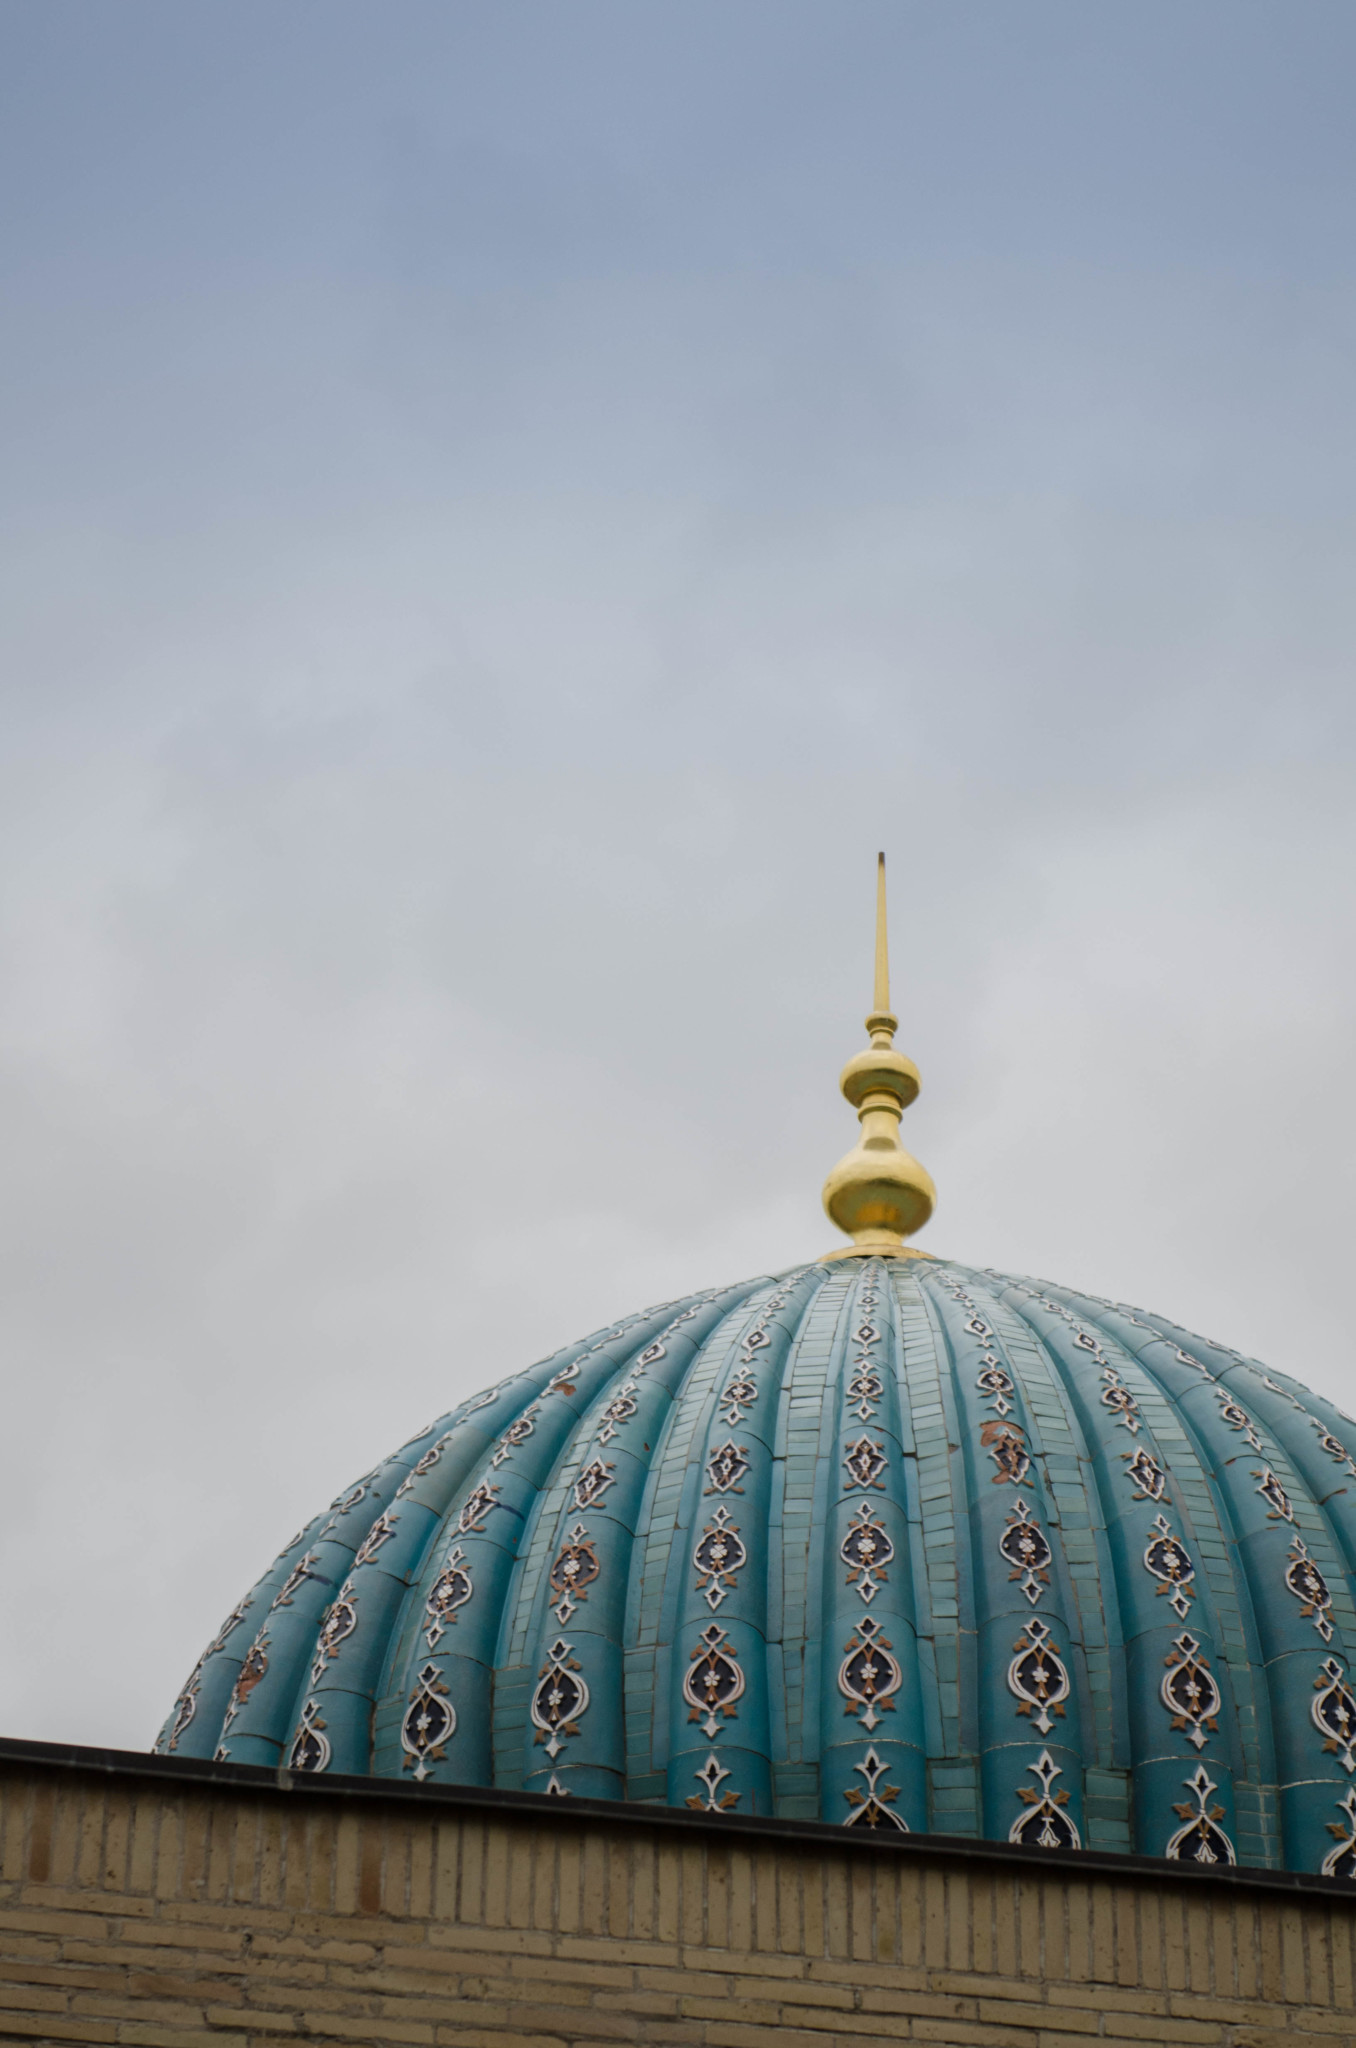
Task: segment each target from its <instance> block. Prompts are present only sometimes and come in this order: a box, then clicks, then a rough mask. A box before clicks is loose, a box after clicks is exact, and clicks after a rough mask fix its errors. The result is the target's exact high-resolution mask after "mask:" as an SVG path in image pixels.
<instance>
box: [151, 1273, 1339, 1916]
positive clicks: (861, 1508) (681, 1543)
mask: <svg viewBox="0 0 1356 2048" xmlns="http://www.w3.org/2000/svg"><path fill="white" fill-rule="evenodd" d="M1349 1444H1350V1445H1351V1446H1352V1447H1353V1449H1356V1425H1353V1424H1352V1423H1351V1422H1350V1421H1349V1420H1348V1419H1347V1418H1346V1417H1344V1416H1342V1415H1340V1414H1339V1412H1338V1411H1337V1410H1336V1409H1334V1408H1333V1407H1332V1406H1331V1404H1330V1403H1328V1402H1326V1401H1324V1400H1322V1399H1321V1398H1320V1397H1319V1396H1317V1395H1314V1394H1311V1393H1309V1392H1308V1391H1307V1390H1306V1389H1304V1388H1303V1387H1301V1386H1298V1385H1297V1384H1296V1383H1295V1382H1293V1381H1291V1380H1288V1379H1286V1378H1285V1377H1284V1376H1283V1375H1281V1374H1277V1373H1271V1372H1268V1371H1267V1370H1266V1369H1264V1368H1263V1367H1262V1366H1260V1365H1258V1364H1256V1363H1254V1362H1253V1361H1251V1360H1248V1359H1244V1358H1242V1357H1240V1356H1239V1355H1238V1354H1237V1353H1235V1352H1232V1351H1229V1350H1227V1349H1225V1348H1223V1347H1222V1346H1220V1345H1217V1344H1210V1343H1206V1342H1204V1341H1202V1340H1201V1339H1199V1338H1197V1337H1193V1336H1190V1335H1188V1334H1187V1333H1186V1332H1184V1331H1182V1330H1180V1329H1178V1328H1177V1327H1176V1326H1175V1325H1173V1324H1172V1323H1169V1322H1166V1321H1164V1320H1163V1318H1161V1317H1159V1316H1153V1315H1147V1314H1144V1313H1142V1312H1140V1311H1137V1310H1136V1311H1131V1310H1130V1309H1127V1308H1123V1307H1116V1306H1113V1305H1111V1304H1109V1303H1107V1302H1103V1301H1099V1300H1094V1299H1092V1298H1090V1297H1088V1296H1086V1295H1081V1294H1076V1293H1073V1292H1071V1291H1070V1290H1068V1289H1067V1288H1062V1287H1053V1286H1048V1285H1044V1284H1040V1283H1037V1282H1034V1281H1027V1280H1017V1279H1010V1278H1005V1277H1003V1276H1002V1275H999V1274H995V1273H989V1272H977V1271H974V1270H972V1269H971V1268H969V1267H966V1266H961V1265H957V1264H955V1263H953V1262H950V1261H947V1260H942V1259H936V1260H934V1259H927V1258H923V1257H911V1258H905V1259H897V1258H896V1259H881V1258H848V1259H844V1260H841V1261H839V1262H837V1263H831V1264H819V1265H811V1266H803V1267H798V1268H797V1269H795V1270H794V1271H792V1272H789V1273H784V1274H781V1275H778V1276H776V1277H772V1278H769V1277H764V1278H761V1279H757V1280H751V1281H746V1282H744V1283H742V1284H740V1285H738V1286H733V1287H725V1288H719V1289H715V1290H713V1291H711V1292H709V1293H704V1294H698V1295H693V1296H692V1297H691V1298H689V1299H687V1300H684V1301H681V1302H670V1303H666V1304H665V1305H663V1306H662V1307H659V1308H652V1309H647V1310H646V1311H644V1312H643V1313H642V1314H640V1315H638V1316H634V1317H632V1318H630V1319H629V1320H627V1321H624V1322H620V1323H617V1324H616V1325H614V1326H613V1327H612V1328H610V1329H608V1330H605V1331H604V1332H602V1333H601V1334H599V1335H596V1336H594V1337H591V1338H588V1339H586V1340H585V1341H584V1342H582V1343H578V1344H572V1345H569V1346H567V1347H566V1349H565V1350H563V1351H561V1352H558V1353H557V1354H556V1355H555V1357H553V1358H549V1359H546V1360H545V1361H543V1362H542V1363H540V1364H538V1365H532V1366H529V1367H527V1368H526V1369H525V1370H524V1371H522V1372H520V1373H517V1374H515V1375H513V1376H512V1377H510V1378H508V1379H506V1380H503V1381H501V1382H500V1384H499V1385H498V1386H496V1387H493V1388H491V1389H490V1390H489V1391H488V1392H487V1393H483V1394H477V1395H476V1396H474V1398H472V1399H470V1400H467V1401H464V1402H462V1403H461V1404H460V1406H458V1407H456V1408H454V1409H453V1410H452V1411H451V1412H450V1413H449V1414H447V1415H445V1416H443V1417H441V1418H440V1419H439V1420H438V1421H437V1422H435V1423H432V1424H430V1425H429V1427H428V1428H427V1429H425V1430H422V1431H421V1432H420V1433H419V1435H418V1436H416V1437H413V1438H412V1439H411V1440H410V1442H409V1443H407V1444H405V1445H404V1446H403V1447H402V1448H401V1449H400V1450H398V1451H396V1452H395V1453H394V1455H393V1456H391V1457H389V1458H387V1459H386V1460H385V1461H384V1462H383V1463H381V1464H380V1465H378V1466H376V1467H375V1468H374V1469H373V1470H372V1471H371V1472H369V1473H367V1474H366V1475H365V1476H364V1477H363V1478H361V1479H359V1480H357V1481H356V1482H355V1483H354V1485H353V1486H352V1487H350V1488H349V1490H348V1491H347V1492H346V1493H344V1494H342V1495H340V1497H339V1498H338V1499H337V1500H336V1501H334V1502H332V1503H331V1505H330V1507H329V1508H328V1509H327V1510H326V1511H325V1512H324V1513H323V1514H321V1515H318V1516H317V1517H316V1519H315V1520H314V1521H313V1522H311V1523H310V1524H309V1525H308V1526H307V1527H306V1528H305V1529H303V1530H302V1531H301V1533H300V1534H299V1535H298V1536H296V1537H295V1538H294V1539H293V1540H292V1542H291V1543H289V1544H288V1546H287V1548H286V1549H285V1550H284V1551H283V1552H282V1553H281V1554H280V1556H279V1557H278V1558H277V1560H276V1562H275V1563H274V1564H273V1566H272V1567H271V1569H270V1570H269V1571H268V1572H266V1573H265V1575H264V1577H263V1578H262V1579H261V1580H260V1581H259V1583H258V1585H257V1586H256V1587H255V1589H254V1591H253V1592H252V1593H251V1594H249V1595H248V1596H247V1598H246V1599H244V1600H243V1601H242V1602H241V1603H240V1605H239V1606H238V1607H237V1608H236V1609H235V1610H234V1611H233V1612H232V1613H231V1614H230V1615H229V1616H228V1617H227V1619H226V1621H225V1623H224V1625H223V1626H222V1628H221V1630H220V1631H219V1633H218V1634H217V1636H216V1637H215V1638H214V1640H213V1641H212V1642H211V1644H210V1645H209V1646H208V1648H207V1649H206V1650H205V1651H204V1653H203V1655H202V1657H201V1659H200V1660H199V1662H198V1664H197V1665H196V1666H195V1668H194V1670H193V1673H192V1675H191V1677H190V1678H189V1680H188V1682H187V1684H186V1685H185V1687H184V1689H183V1691H182V1693H181V1694H180V1696H179V1699H178V1701H177V1702H176V1704H175V1707H174V1710H173V1712H172V1714H171V1715H170V1718H169V1720H168V1722H167V1723H166V1726H165V1728H164V1730H163V1732H162V1733H161V1736H160V1738H159V1741H158V1743H157V1745H156V1746H157V1748H158V1749H159V1750H160V1751H162V1752H167V1753H173V1754H177V1755H179V1756H197V1757H211V1756H215V1757H217V1758H221V1759H227V1760H229V1761H232V1762H236V1763H242V1764H259V1765H267V1766H270V1767H277V1766H279V1765H283V1766H289V1767H290V1768H291V1769H293V1770H297V1771H327V1772H332V1773H336V1772H356V1773H362V1774H368V1773H375V1774H376V1775H378V1776H382V1777H390V1778H404V1779H406V1780H407V1781H408V1780H410V1779H414V1780H416V1781H418V1782H421V1783H427V1784H434V1783H438V1784H449V1785H457V1784H462V1785H496V1786H505V1787H515V1788H522V1789H526V1790H527V1791H534V1792H543V1793H552V1794H564V1795H570V1794H573V1795H576V1796H578V1795H583V1796H585V1797H589V1798H594V1799H626V1800H637V1801H641V1802H648V1803H651V1804H654V1803H661V1804H669V1805H686V1806H690V1807H696V1808H701V1809H709V1810H711V1811H713V1812H717V1813H722V1812H723V1813H735V1814H768V1813H773V1814H780V1815H785V1816H789V1817H797V1818H801V1819H814V1820H821V1821H829V1822H833V1823H837V1824H841V1825H843V1826H846V1827H856V1828H871V1829H876V1830H894V1829H910V1830H913V1831H927V1832H932V1833H935V1834H948V1835H969V1836H985V1837H988V1838H990V1839H998V1840H1010V1841H1016V1842H1020V1843H1025V1844H1028V1845H1030V1846H1032V1847H1033V1848H1066V1849H1078V1848H1083V1847H1086V1848H1097V1849H1113V1850H1116V1849H1119V1850H1127V1851H1137V1852H1139V1853H1140V1854H1144V1855H1150V1856H1161V1857H1173V1858H1178V1859H1181V1860H1190V1861H1195V1862H1198V1863H1212V1862H1214V1863H1226V1864H1227V1863H1233V1862H1238V1863H1242V1864H1252V1865H1261V1866H1270V1867H1272V1868H1277V1867H1284V1868H1288V1869H1292V1870H1306V1871H1316V1870H1324V1871H1326V1872H1328V1873H1329V1874H1334V1873H1335V1874H1338V1875H1341V1876H1345V1877H1350V1876H1356V1777H1354V1776H1353V1773H1354V1772H1356V1679H1353V1678H1352V1677H1351V1676H1350V1658H1351V1654H1352V1651H1353V1649H1356V1609H1354V1608H1353V1578H1352V1574H1353V1572H1354V1571H1356V1485H1354V1484H1353V1483H1354V1482H1356V1457H1354V1456H1353V1455H1352V1451H1349V1449H1348V1445H1349Z"/></svg>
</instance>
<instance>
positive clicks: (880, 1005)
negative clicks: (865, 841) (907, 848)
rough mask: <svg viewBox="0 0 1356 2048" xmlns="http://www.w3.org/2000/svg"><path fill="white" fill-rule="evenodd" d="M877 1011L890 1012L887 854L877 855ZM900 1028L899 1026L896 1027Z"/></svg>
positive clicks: (885, 1013) (881, 1012) (880, 1012)
mask: <svg viewBox="0 0 1356 2048" xmlns="http://www.w3.org/2000/svg"><path fill="white" fill-rule="evenodd" d="M876 1011H877V1014H878V1015H881V1014H883V1015H886V1016H888V1015H889V1012H890V936H889V932H888V931H887V929H886V924H885V855H884V854H883V853H878V854H877V855H876ZM895 1028H896V1029H898V1026H896V1027H895Z"/></svg>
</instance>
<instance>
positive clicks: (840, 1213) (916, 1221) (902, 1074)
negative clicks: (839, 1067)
mask: <svg viewBox="0 0 1356 2048" xmlns="http://www.w3.org/2000/svg"><path fill="white" fill-rule="evenodd" d="M866 1028H867V1031H868V1032H869V1033H870V1035H871V1044H870V1047H869V1048H868V1050H867V1051H865V1052H859V1053H858V1054H857V1056H856V1058H855V1059H850V1060H849V1061H848V1063H847V1065H846V1066H845V1067H844V1069H843V1072H842V1075H841V1077H840V1083H839V1085H840V1086H841V1088H842V1090H843V1093H844V1095H846V1097H847V1099H848V1101H849V1102H850V1103H851V1104H852V1106H853V1108H854V1109H855V1110H856V1112H857V1115H858V1118H859V1120H860V1122H861V1126H862V1135H861V1137H860V1138H859V1140H858V1141H857V1143H856V1144H855V1145H854V1146H853V1148H852V1150H851V1151H850V1152H849V1153H847V1155H846V1156H845V1157H844V1158H842V1159H840V1160H839V1162H838V1164H837V1166H835V1167H834V1169H833V1172H832V1173H831V1174H830V1175H829V1177H828V1179H827V1180H826V1181H825V1183H824V1207H825V1209H826V1210H827V1212H828V1214H829V1217H830V1219H831V1220H832V1221H833V1222H834V1223H836V1224H837V1225H838V1228H839V1229H840V1230H843V1231H846V1233H847V1235H848V1236H849V1237H850V1238H851V1239H852V1243H851V1244H850V1245H844V1246H843V1247H842V1249H841V1250H840V1251H832V1252H826V1253H825V1257H826V1259H854V1258H870V1257H874V1258H886V1259H925V1258H928V1257H929V1256H930V1254H929V1253H927V1252H919V1251H914V1250H913V1249H912V1247H911V1246H907V1245H906V1244H905V1242H904V1240H905V1238H906V1237H912V1235H913V1233H914V1232H915V1231H916V1230H921V1229H922V1227H923V1225H924V1224H925V1223H926V1222H927V1220H928V1218H929V1216H930V1215H931V1214H932V1211H933V1208H934V1207H935V1205H936V1201H937V1190H936V1188H935V1187H934V1186H933V1185H932V1178H931V1175H930V1174H929V1173H928V1172H927V1169H926V1168H925V1167H922V1166H920V1165H919V1164H918V1161H917V1160H916V1159H913V1158H911V1157H910V1155H909V1154H908V1153H907V1152H906V1151H905V1150H904V1147H903V1146H902V1145H901V1144H900V1142H899V1121H900V1118H901V1117H902V1116H903V1114H904V1111H905V1110H906V1109H907V1108H908V1106H909V1104H910V1103H911V1102H912V1101H913V1099H914V1097H915V1096H916V1095H917V1093H918V1087H919V1081H918V1069H917V1067H916V1066H915V1065H914V1063H913V1061H912V1060H910V1059H906V1058H905V1057H904V1055H903V1053H900V1052H896V1051H895V1046H894V1038H895V1033H896V1031H897V1030H898V1029H899V1020H898V1018H897V1017H895V1016H894V1014H893V1012H892V1011H891V1009H890V950H889V935H888V930H887V924H886V912H885V855H884V854H883V853H882V854H880V855H878V856H877V861H876V988H875V1005H874V1007H873V1009H872V1012H871V1015H870V1016H869V1017H868V1018H867V1020H866Z"/></svg>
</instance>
